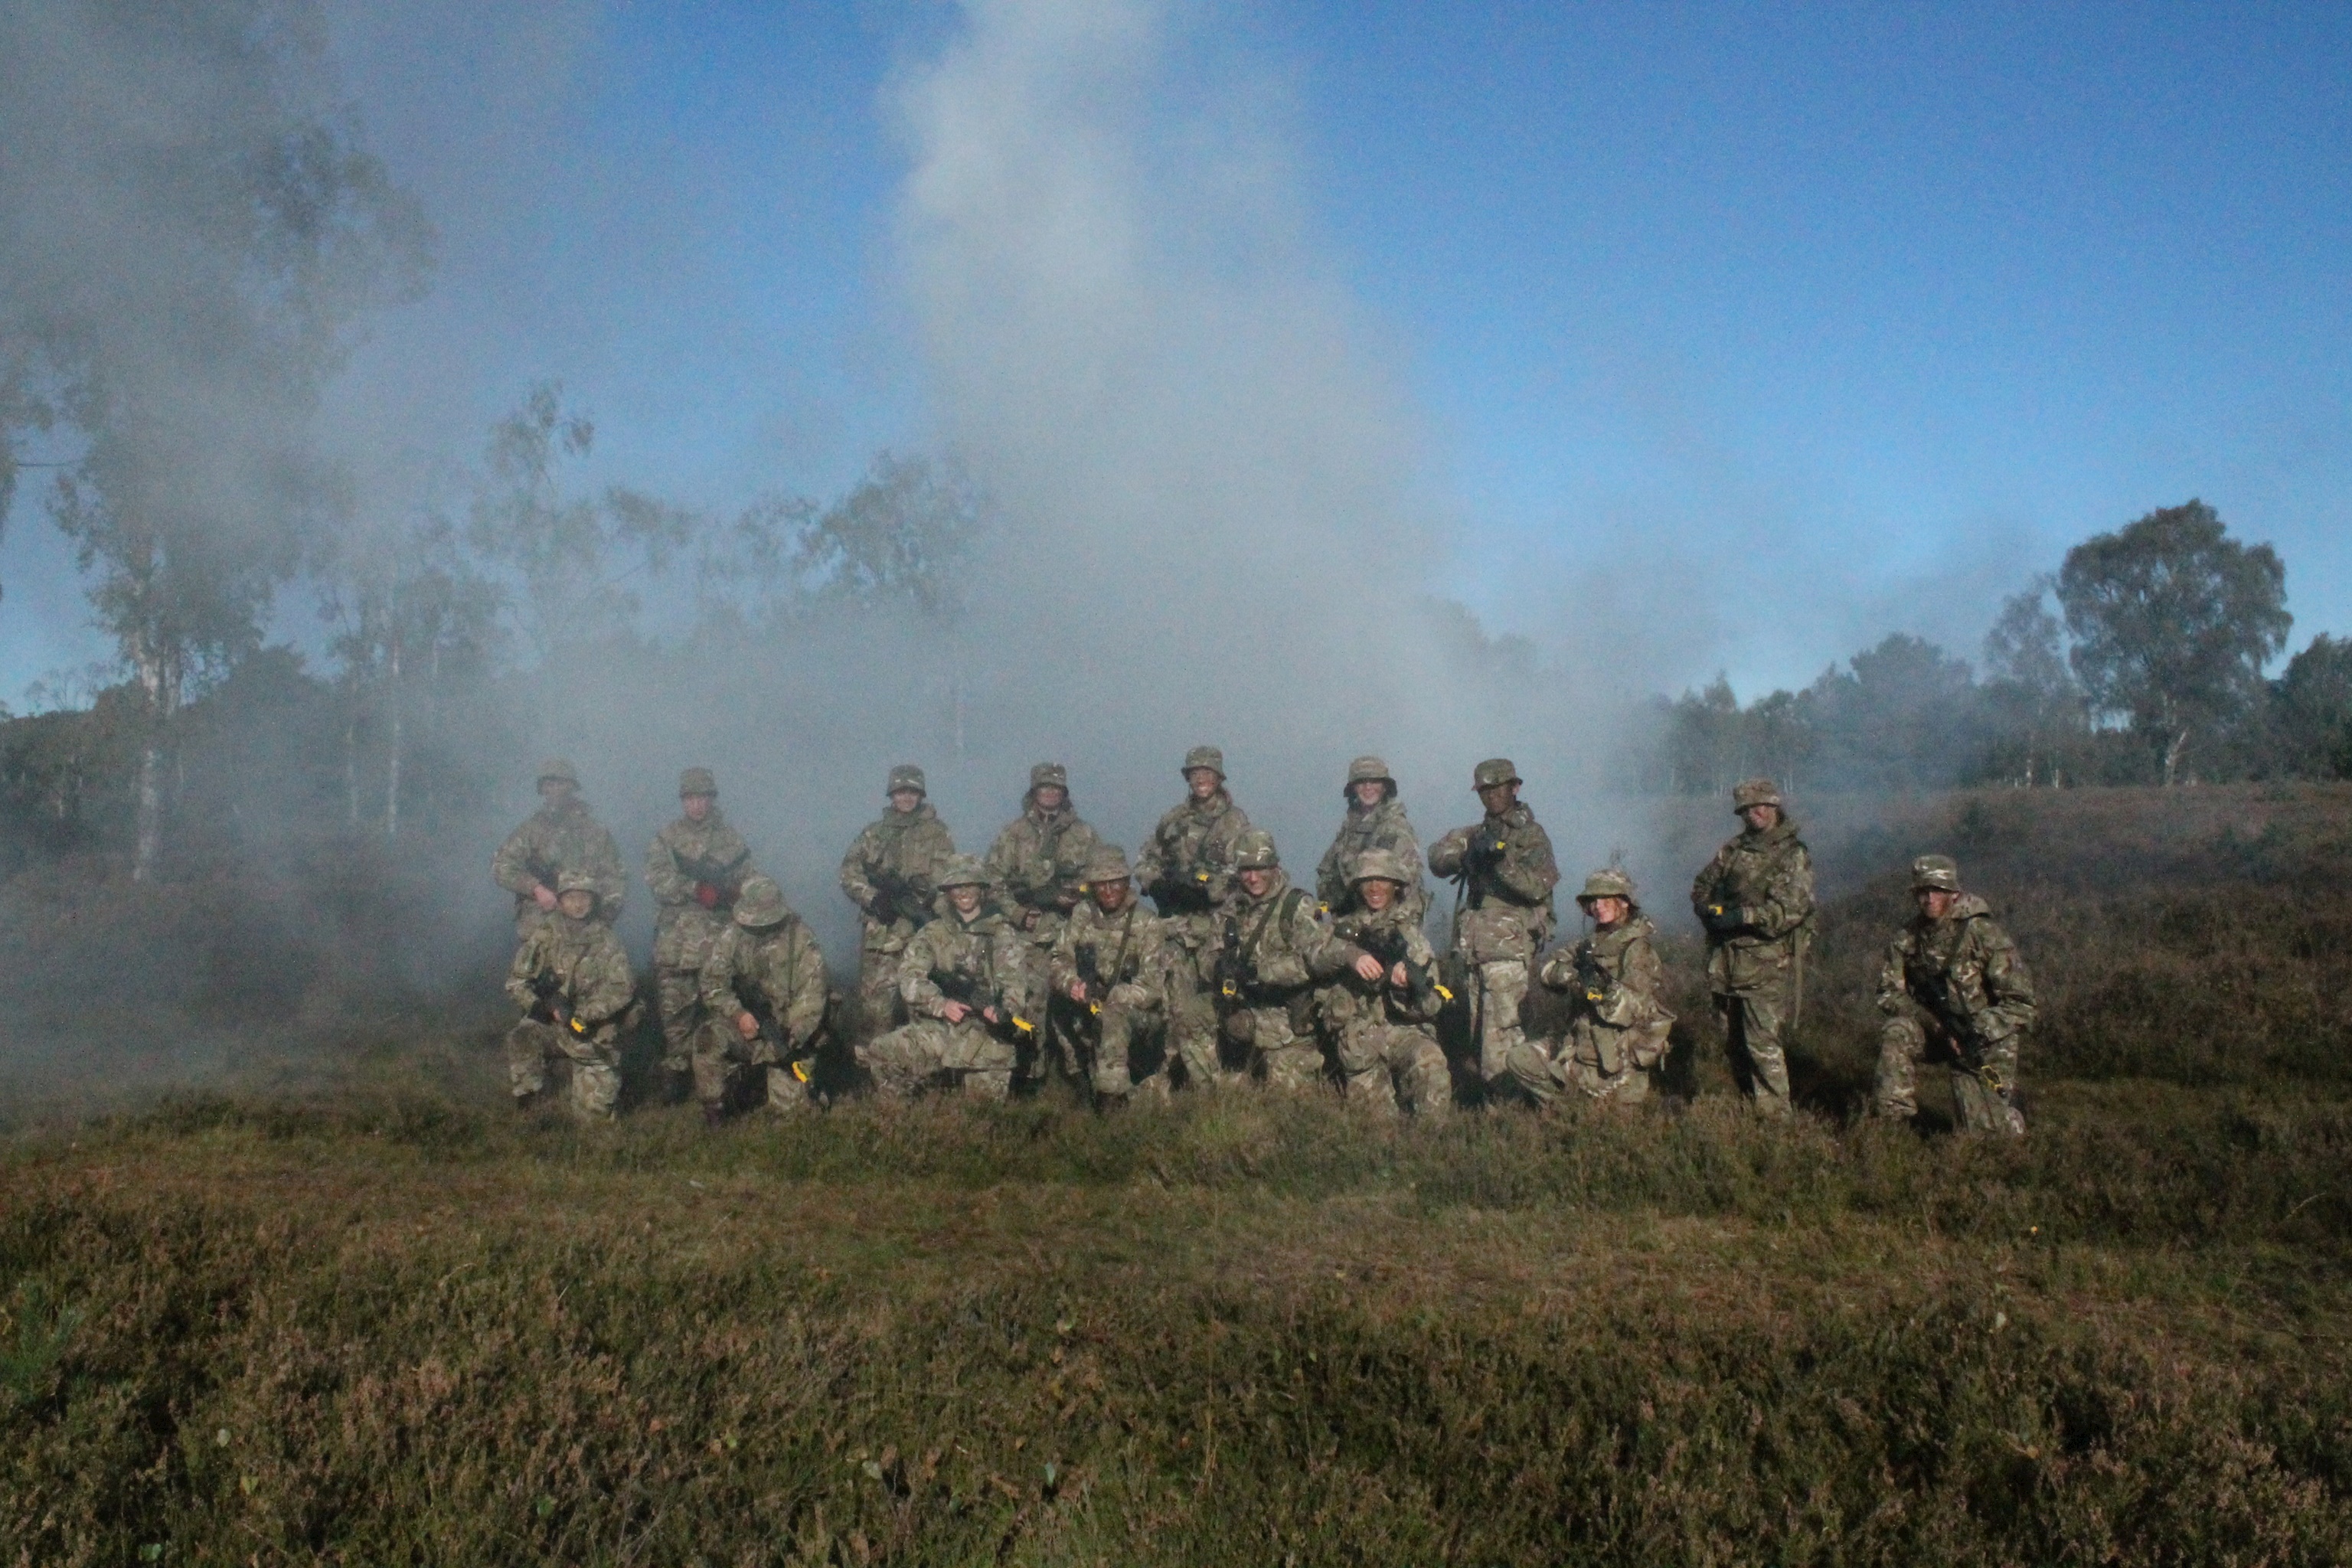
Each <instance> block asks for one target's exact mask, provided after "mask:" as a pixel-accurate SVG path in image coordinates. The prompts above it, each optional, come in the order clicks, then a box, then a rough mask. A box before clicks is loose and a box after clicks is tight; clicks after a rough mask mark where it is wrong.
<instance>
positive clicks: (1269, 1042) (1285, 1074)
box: [1225, 1006, 1323, 1093]
mask: <svg viewBox="0 0 2352 1568" xmlns="http://www.w3.org/2000/svg"><path fill="white" fill-rule="evenodd" d="M1225 1032H1226V1034H1228V1035H1229V1036H1231V1037H1233V1039H1234V1041H1235V1042H1236V1043H1237V1044H1240V1045H1245V1046H1247V1047H1249V1052H1250V1064H1251V1066H1253V1067H1254V1068H1257V1069H1258V1070H1259V1071H1260V1072H1262V1073H1264V1074H1265V1083H1266V1087H1267V1088H1268V1089H1282V1090H1284V1091H1285V1092H1287V1093H1296V1092H1297V1091H1298V1090H1300V1089H1313V1088H1314V1087H1315V1086H1316V1085H1318V1084H1319V1083H1321V1082H1322V1081H1323V1047H1322V1046H1321V1044H1320V1043H1318V1041H1317V1039H1316V1037H1315V1036H1314V1033H1313V1032H1312V1031H1311V1030H1310V1031H1308V1032H1307V1033H1305V1034H1302V1033H1300V1032H1299V1030H1298V1029H1297V1026H1295V1025H1293V1024H1292V1022H1291V1017H1290V1009H1289V1007H1287V1006H1272V1007H1263V1006H1261V1007H1235V1008H1234V1010H1233V1011H1232V1012H1230V1013H1228V1014H1227V1015H1226V1016H1225Z"/></svg>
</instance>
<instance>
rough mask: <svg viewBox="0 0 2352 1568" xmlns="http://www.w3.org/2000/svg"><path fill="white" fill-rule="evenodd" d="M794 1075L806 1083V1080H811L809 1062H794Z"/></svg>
mask: <svg viewBox="0 0 2352 1568" xmlns="http://www.w3.org/2000/svg"><path fill="white" fill-rule="evenodd" d="M793 1077H794V1078H796V1079H800V1080H801V1081H802V1082H803V1083H806V1082H808V1080H809V1070H808V1063H806V1062H794V1063H793Z"/></svg>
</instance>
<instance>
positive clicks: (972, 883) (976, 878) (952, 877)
mask: <svg viewBox="0 0 2352 1568" xmlns="http://www.w3.org/2000/svg"><path fill="white" fill-rule="evenodd" d="M938 881H939V888H940V891H941V892H943V893H944V892H946V891H947V890H948V889H950V888H985V887H986V886H988V870H987V868H985V867H983V866H982V865H981V863H980V861H979V859H978V858H976V857H974V856H971V855H950V856H949V857H948V858H947V859H946V861H945V862H943V863H942V864H941V865H940V874H939V878H938Z"/></svg>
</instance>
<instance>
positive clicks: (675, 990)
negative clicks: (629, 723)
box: [646, 768, 751, 1104]
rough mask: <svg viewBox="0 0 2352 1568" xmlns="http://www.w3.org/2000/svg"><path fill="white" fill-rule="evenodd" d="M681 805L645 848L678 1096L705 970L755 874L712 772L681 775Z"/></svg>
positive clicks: (667, 1058)
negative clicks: (721, 802)
mask: <svg viewBox="0 0 2352 1568" xmlns="http://www.w3.org/2000/svg"><path fill="white" fill-rule="evenodd" d="M677 801H678V809H679V811H680V812H681V813H682V814H683V815H681V816H679V817H678V819H677V821H676V822H673V823H671V824H670V825H669V826H667V827H665V828H663V829H662V830H661V831H660V832H659V833H656V834H655V835H654V841H653V843H652V844H650V845H649V846H647V847H646V886H647V887H649V888H651V889H653V893H654V997H655V1001H656V1005H658V1006H659V1007H660V1008H661V1029H662V1067H663V1068H664V1070H666V1071H667V1073H668V1074H669V1077H670V1083H671V1086H672V1089H673V1097H675V1095H676V1092H677V1090H679V1089H683V1088H684V1087H685V1080H687V1079H688V1075H689V1074H690V1073H692V1072H693V1070H694V1037H695V1029H696V1026H697V1025H698V1024H699V1023H700V1022H701V1016H700V1012H699V1006H700V1005H699V1003H698V1001H697V999H696V997H697V993H698V988H699V987H700V985H701V983H702V966H703V964H704V963H708V962H709V958H710V944H711V943H712V942H716V941H718V940H719V932H720V931H725V930H726V929H727V918H728V915H729V914H730V912H731V911H732V910H733V909H734V906H735V899H736V894H737V890H738V889H740V888H741V887H742V885H743V880H744V879H745V878H747V877H749V876H751V846H750V845H748V844H746V843H744V842H743V836H742V835H741V834H740V833H738V832H736V831H735V829H734V828H733V826H730V824H729V823H728V821H727V819H726V817H724V816H721V815H719V781H718V780H717V779H716V778H714V777H713V776H712V774H711V772H710V770H709V768H688V769H687V770H686V771H685V772H684V773H680V774H679V775H678V778H677ZM705 1103H706V1104H707V1103H709V1102H708V1101H707V1100H706V1101H705Z"/></svg>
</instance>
